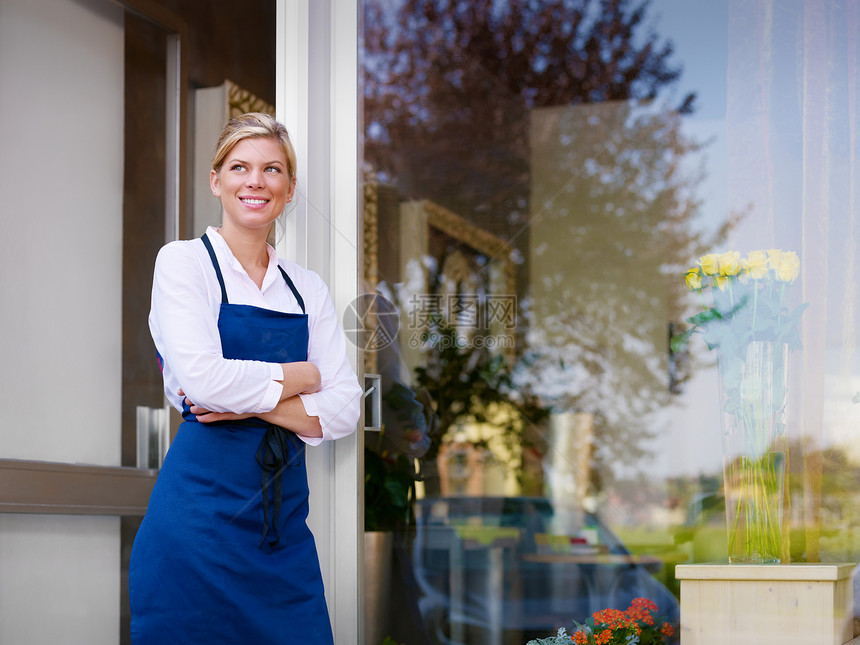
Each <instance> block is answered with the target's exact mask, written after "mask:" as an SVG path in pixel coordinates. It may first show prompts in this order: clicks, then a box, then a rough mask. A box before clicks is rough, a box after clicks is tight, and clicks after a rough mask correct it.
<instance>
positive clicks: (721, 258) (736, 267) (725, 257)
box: [717, 251, 741, 277]
mask: <svg viewBox="0 0 860 645" xmlns="http://www.w3.org/2000/svg"><path fill="white" fill-rule="evenodd" d="M717 263H718V265H719V267H720V275H722V276H726V277H729V276H733V275H737V274H738V273H740V272H741V254H740V253H738V252H737V251H727V252H725V253H720V254H719V255H718V256H717Z"/></svg>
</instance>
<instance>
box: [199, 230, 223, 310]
mask: <svg viewBox="0 0 860 645" xmlns="http://www.w3.org/2000/svg"><path fill="white" fill-rule="evenodd" d="M200 239H201V240H203V245H204V246H205V247H206V250H207V251H209V257H210V259H211V260H212V266H213V267H215V275H217V276H218V284H220V285H221V304H225V305H228V304H230V303H229V301H228V300H227V288H226V287H225V286H224V276H223V275H221V265H219V264H218V258H216V257H215V249H213V248H212V242H210V241H209V236H208V235H207V234H206V233H204V234H203V237H201V238H200Z"/></svg>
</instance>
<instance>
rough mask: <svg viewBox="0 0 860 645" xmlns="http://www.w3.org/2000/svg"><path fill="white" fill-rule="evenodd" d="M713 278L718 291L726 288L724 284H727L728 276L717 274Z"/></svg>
mask: <svg viewBox="0 0 860 645" xmlns="http://www.w3.org/2000/svg"><path fill="white" fill-rule="evenodd" d="M714 280H715V281H716V283H717V286H718V287H719V288H720V291H725V290H726V286H727V285H728V284H729V279H728V278H726V277H724V276H721V275H718V276H717V277H716V278H715V279H714Z"/></svg>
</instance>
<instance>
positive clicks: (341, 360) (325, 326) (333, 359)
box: [299, 274, 362, 445]
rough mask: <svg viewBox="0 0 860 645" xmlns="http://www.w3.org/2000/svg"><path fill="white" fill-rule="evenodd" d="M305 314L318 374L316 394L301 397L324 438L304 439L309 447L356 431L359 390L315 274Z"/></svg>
mask: <svg viewBox="0 0 860 645" xmlns="http://www.w3.org/2000/svg"><path fill="white" fill-rule="evenodd" d="M312 275H313V276H314V277H315V278H316V279H315V282H316V285H315V287H316V288H315V289H314V293H313V297H312V298H308V299H307V300H309V301H310V302H312V303H313V304H312V306H311V307H309V310H308V313H309V314H310V315H309V318H310V323H309V325H310V329H309V331H310V341H309V343H308V360H309V361H310V362H311V363H313V364H314V365H316V366H317V368H318V369H319V371H320V376H321V381H322V386H321V388H320V391H319V392H314V393H313V394H300V395H299V396H300V397H301V399H302V403H303V404H304V406H305V412H307V413H308V415H309V416H315V417H319V420H320V426H321V427H322V432H323V436H322V437H321V438H320V437H317V438H309V437H303V439H304V441H306V442H307V443H308V444H310V445H316V444H318V443H320V442H321V441H324V440H330V439H338V438H340V437H343V436H345V435H348V434H350V433H351V432H353V431H355V428H356V424H357V423H358V419H359V416H360V411H361V407H360V403H361V394H362V390H361V387H360V386H359V383H358V379H357V378H356V376H355V373H354V372H353V370H352V366H351V365H350V363H349V359H348V357H347V353H346V345H345V342H344V334H343V331H342V330H341V327H340V325H339V323H338V317H337V312H336V311H335V308H334V304H333V303H332V300H331V296H330V294H329V291H328V288H327V287H326V285H325V283H324V282H323V281H322V279H320V278H319V277H318V276H316V274H312Z"/></svg>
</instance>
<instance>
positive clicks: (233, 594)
mask: <svg viewBox="0 0 860 645" xmlns="http://www.w3.org/2000/svg"><path fill="white" fill-rule="evenodd" d="M202 240H203V243H204V244H205V245H206V249H207V251H208V252H209V256H210V258H211V259H212V265H213V267H214V269H215V272H216V274H217V276H218V283H219V284H220V285H221V309H220V312H219V316H218V331H219V333H220V335H221V349H222V352H223V355H224V357H225V358H232V359H244V360H259V361H266V362H270V363H288V362H294V361H304V360H307V352H308V321H307V314H305V313H302V314H287V313H282V312H278V311H272V310H269V309H262V308H259V307H253V306H250V305H234V304H230V303H229V302H228V300H227V291H226V289H225V287H224V279H223V277H222V275H221V268H220V266H219V265H218V260H217V259H216V257H215V252H214V251H213V249H212V246H211V243H210V242H209V239H208V238H207V237H206V236H205V235H204V236H203V238H202ZM278 268H279V269H280V271H281V275H282V276H283V278H284V280H285V281H286V283H287V285H288V286H289V288H290V290H291V291H292V292H293V294H294V296H295V298H296V300H297V301H298V303H299V306H300V307H301V309H302V311H303V312H304V310H305V306H304V301H303V300H302V297H301V295H300V294H299V292H298V291H297V290H296V287H295V285H294V284H293V282H292V281H291V280H290V278H289V276H288V275H287V274H286V272H284V270H283V269H281V268H280V266H279V267H278ZM182 416H183V418H184V421H183V423H182V424H181V425H180V426H179V431H178V432H177V435H176V438H175V439H174V440H173V443H172V444H171V446H170V450H169V451H168V453H167V456H166V458H165V460H164V464H163V466H162V468H161V471H160V472H159V474H158V480H157V481H156V484H155V487H154V488H153V491H152V495H151V496H150V500H149V507H148V509H147V511H146V516H145V517H144V519H143V522H141V525H140V529H139V530H138V533H137V536H136V537H135V540H134V546H133V549H132V554H131V562H130V565H129V597H130V601H131V635H132V642H133V643H134V644H135V645H156V644H158V645H162V644H164V643H183V644H193V643H200V644H201V645H203V644H206V645H218V644H223V645H227V644H230V645H235V644H241V643H261V644H262V643H266V644H267V645H270V644H275V643H280V644H283V645H293V644H295V645H298V644H302V645H306V644H308V643H314V645H325V644H331V643H332V632H331V623H330V622H329V617H328V610H327V608H326V603H325V596H324V592H323V584H322V576H321V575H320V568H319V560H318V557H317V550H316V545H315V543H314V539H313V535H312V534H311V532H310V530H309V529H308V526H307V516H308V482H307V468H306V464H305V459H304V454H305V453H304V442H302V441H301V440H300V439H299V438H298V437H296V436H295V435H294V434H293V433H292V432H290V431H288V430H285V429H283V428H280V427H278V426H274V425H271V424H268V423H266V422H265V421H263V420H261V419H258V418H251V419H245V420H242V421H226V422H220V423H215V424H212V423H209V424H203V423H200V422H199V421H197V420H196V418H195V416H194V415H193V414H191V411H190V410H189V408H188V406H187V405H184V409H183V414H182Z"/></svg>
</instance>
